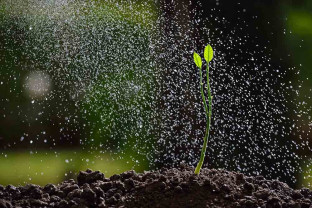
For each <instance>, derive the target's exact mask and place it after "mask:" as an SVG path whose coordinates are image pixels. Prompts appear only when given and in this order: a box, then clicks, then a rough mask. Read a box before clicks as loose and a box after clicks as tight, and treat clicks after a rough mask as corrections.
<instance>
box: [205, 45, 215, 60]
mask: <svg viewBox="0 0 312 208" xmlns="http://www.w3.org/2000/svg"><path fill="white" fill-rule="evenodd" d="M204 58H205V60H206V61H207V63H209V62H210V61H211V60H212V58H213V49H212V47H211V45H209V44H208V45H207V46H206V47H205V51H204Z"/></svg>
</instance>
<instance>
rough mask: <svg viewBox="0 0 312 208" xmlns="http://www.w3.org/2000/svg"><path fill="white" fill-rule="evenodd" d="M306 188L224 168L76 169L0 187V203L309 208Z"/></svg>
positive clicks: (70, 207)
mask: <svg viewBox="0 0 312 208" xmlns="http://www.w3.org/2000/svg"><path fill="white" fill-rule="evenodd" d="M311 200H312V192H311V190H309V189H307V188H303V189H300V190H293V189H291V188H290V187H289V186H288V185H287V184H285V183H282V182H279V181H276V180H266V179H265V178H263V177H262V176H256V177H248V176H245V175H243V174H241V173H236V172H230V171H226V170H215V169H202V171H201V173H200V175H194V174H193V168H190V167H186V166H183V167H180V168H173V169H165V168H163V169H161V170H159V171H154V172H149V171H147V172H144V173H136V172H135V171H127V172H124V173H122V174H120V175H113V176H111V177H110V178H105V177H104V174H103V173H100V172H98V171H92V170H87V171H81V172H80V173H79V175H78V177H77V181H75V180H73V179H71V180H68V181H64V182H62V183H61V184H58V185H53V184H47V185H46V186H44V187H40V186H37V185H33V184H28V185H26V186H23V187H14V186H12V185H8V186H6V187H3V186H0V208H11V207H12V208H13V207H29V208H30V207H47V208H49V207H57V208H87V207H100V208H102V207H129V208H130V207H131V208H135V207H179V208H182V207H192V208H194V207H200V208H202V207H209V208H219V207H231V208H232V207H234V208H235V207H237V208H238V207H240V208H258V207H260V208H310V207H312V205H311V204H312V202H311Z"/></svg>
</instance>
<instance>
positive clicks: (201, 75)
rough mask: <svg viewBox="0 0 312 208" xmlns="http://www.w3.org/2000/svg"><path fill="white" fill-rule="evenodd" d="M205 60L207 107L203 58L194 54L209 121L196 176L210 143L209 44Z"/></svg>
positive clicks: (211, 51) (210, 53)
mask: <svg viewBox="0 0 312 208" xmlns="http://www.w3.org/2000/svg"><path fill="white" fill-rule="evenodd" d="M204 58H205V60H206V63H207V68H206V74H207V75H206V77H207V92H208V96H207V97H208V105H207V101H206V97H205V93H204V83H203V70H202V65H203V64H202V60H201V57H200V56H199V55H198V54H197V53H196V52H194V62H195V64H196V66H197V67H198V68H199V76H200V93H201V96H202V99H203V103H204V108H205V113H206V120H207V126H206V132H205V137H204V145H203V147H202V151H201V155H200V159H199V162H198V164H197V166H196V169H195V172H194V173H195V174H199V172H200V169H201V167H202V165H203V163H204V158H205V154H206V149H207V143H208V137H209V130H210V123H211V115H212V96H211V89H210V84H209V62H210V61H211V60H212V58H213V49H212V47H211V46H210V45H209V44H208V45H207V46H206V47H205V50H204Z"/></svg>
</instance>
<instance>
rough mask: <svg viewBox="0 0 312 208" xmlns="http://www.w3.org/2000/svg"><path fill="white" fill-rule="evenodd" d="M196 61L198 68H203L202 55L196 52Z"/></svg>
mask: <svg viewBox="0 0 312 208" xmlns="http://www.w3.org/2000/svg"><path fill="white" fill-rule="evenodd" d="M194 62H195V64H196V66H197V67H198V68H200V69H201V68H202V65H203V63H202V60H201V58H200V56H199V55H198V53H196V52H194Z"/></svg>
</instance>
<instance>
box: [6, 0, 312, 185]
mask: <svg viewBox="0 0 312 208" xmlns="http://www.w3.org/2000/svg"><path fill="white" fill-rule="evenodd" d="M170 2H171V1H166V0H163V1H162V0H161V1H159V2H158V1H133V2H132V3H128V2H127V1H85V2H84V3H73V2H71V1H65V0H64V1H46V2H45V3H42V4H40V3H35V2H33V1H16V2H14V3H12V1H9V0H2V1H0V145H1V151H0V170H1V171H0V184H3V185H7V184H14V185H18V184H23V183H29V182H31V183H36V184H40V185H44V184H46V183H58V182H60V181H62V180H64V179H67V178H72V177H75V175H76V174H77V172H78V171H79V170H84V169H87V168H91V169H95V170H100V171H103V172H104V173H105V175H106V176H110V175H112V174H114V173H121V172H123V171H126V170H129V169H132V168H134V169H135V170H137V171H139V172H140V171H143V170H147V169H149V168H154V167H155V165H154V164H153V163H151V161H150V160H149V159H148V157H151V156H152V155H153V154H152V152H153V151H154V149H153V144H155V142H157V139H158V136H159V134H160V132H159V131H160V130H159V129H158V128H157V126H158V125H159V123H160V122H161V121H160V118H159V117H158V114H157V112H156V110H157V108H158V103H159V101H158V100H157V96H156V94H157V88H155V86H157V84H159V83H157V77H156V76H155V74H157V67H156V64H153V63H154V60H153V54H152V52H151V51H152V49H151V48H150V45H151V42H153V41H155V40H152V39H151V35H150V34H152V33H153V32H155V31H154V30H155V28H154V26H155V25H156V22H157V21H158V20H159V17H160V16H161V15H160V14H163V13H166V12H167V13H174V12H177V11H178V10H179V8H176V7H173V8H172V9H168V8H166V9H164V8H165V7H163V5H168V7H170V5H171V4H170ZM176 2H178V3H177V4H179V3H181V4H186V5H187V4H188V2H189V1H184V0H180V1H176ZM191 2H193V5H203V8H205V9H207V8H211V7H216V8H218V9H219V10H220V11H221V12H220V13H222V14H223V16H224V17H225V18H227V19H229V20H231V18H233V17H237V16H239V15H240V14H239V12H238V11H239V10H237V8H236V7H235V6H233V5H237V2H232V1H230V0H224V1H218V0H214V1H213V0H209V1H204V0H202V1H191ZM242 8H244V9H246V11H247V12H248V14H246V16H245V17H244V16H240V18H241V19H243V18H246V19H244V20H245V21H246V22H247V23H248V21H249V18H250V16H248V15H256V16H257V17H258V24H257V27H258V30H257V31H256V30H249V31H248V33H249V34H250V35H251V36H252V34H253V33H255V34H257V35H259V33H260V35H261V38H262V40H263V41H262V42H263V43H264V44H266V45H268V48H271V49H272V51H271V52H272V54H270V55H271V56H272V62H273V63H275V64H276V65H279V66H282V68H285V69H287V68H291V67H292V66H297V67H299V70H300V74H299V75H296V76H289V77H287V79H289V81H293V82H294V83H296V82H297V81H298V80H305V82H304V85H303V86H302V87H301V88H300V96H301V98H302V100H305V101H306V102H307V105H305V106H302V109H301V110H302V111H306V110H307V109H308V108H310V107H311V106H312V100H311V98H310V94H311V90H310V89H312V82H311V81H306V80H307V78H308V79H309V80H311V79H312V70H311V68H312V59H311V58H309V57H310V56H311V55H312V13H311V11H312V2H311V1H309V0H300V1H283V0H277V1H274V3H273V2H272V1H260V0H258V1H247V0H246V1H240V9H242ZM189 9H190V10H192V9H194V8H192V7H190V8H189ZM211 13H213V12H211ZM211 13H209V10H204V14H203V15H202V16H201V18H208V17H209V16H210V15H211ZM193 15H194V16H195V15H196V14H193ZM169 18H170V15H169ZM234 20H235V21H236V20H237V19H236V18H233V20H232V21H233V24H235V23H234ZM268 22H269V24H268ZM201 26H202V25H201ZM185 27H187V26H185ZM215 27H216V28H217V26H215ZM210 29H211V30H213V29H214V28H210ZM259 31H260V32H259ZM200 35H204V34H200ZM156 41H157V40H156ZM250 44H253V43H250ZM168 47H171V46H168ZM281 57H283V58H281ZM285 57H289V59H285ZM151 63H152V64H151ZM289 99H292V98H291V97H289ZM293 107H294V108H295V106H293ZM298 110H300V109H298ZM290 116H292V115H290ZM305 116H306V117H302V118H301V120H300V121H298V122H300V126H301V127H302V128H303V129H305V130H306V131H309V129H310V128H311V127H310V125H309V121H310V116H311V115H308V114H307V115H305ZM112 124H113V125H112ZM138 127H139V128H138ZM294 139H298V140H299V138H294ZM306 139H309V138H306ZM104 150H105V151H104ZM302 154H305V155H311V154H310V153H309V152H305V153H302ZM161 165H162V164H160V165H159V164H158V167H159V166H161ZM303 168H308V169H309V168H310V167H303ZM296 177H297V178H298V179H299V182H298V184H296V186H297V187H299V186H301V185H302V184H303V185H306V186H308V185H309V183H310V181H309V180H308V179H307V180H305V179H304V175H301V174H300V173H298V175H297V176H296ZM285 180H286V181H287V179H285Z"/></svg>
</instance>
